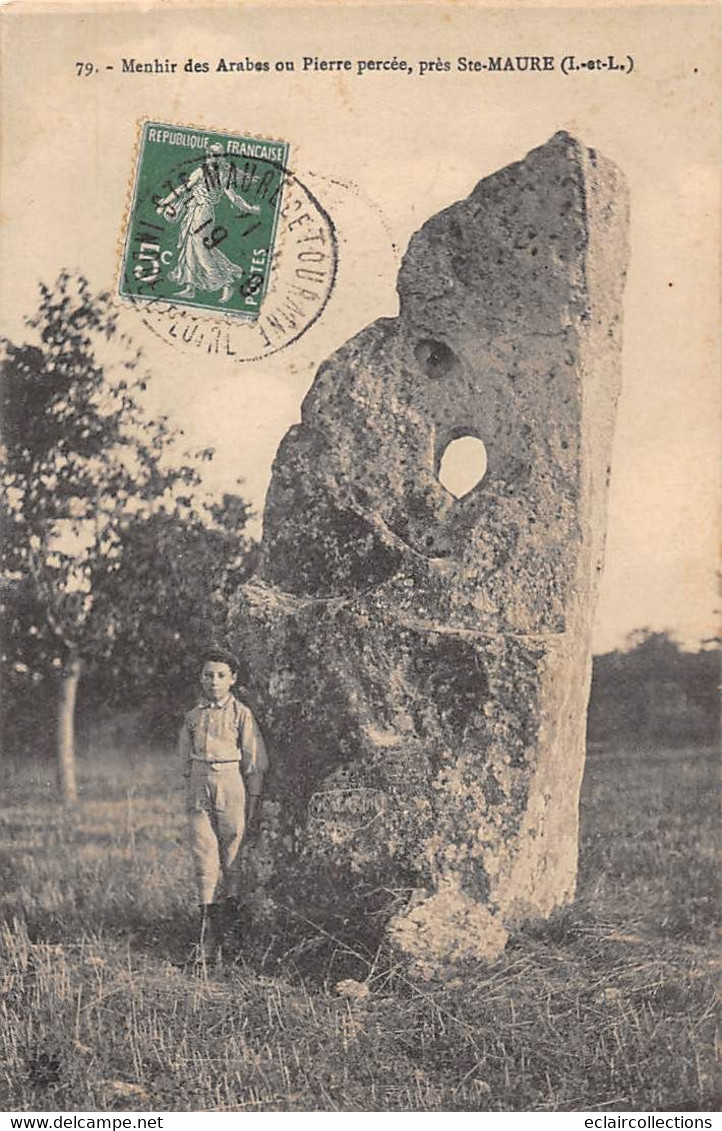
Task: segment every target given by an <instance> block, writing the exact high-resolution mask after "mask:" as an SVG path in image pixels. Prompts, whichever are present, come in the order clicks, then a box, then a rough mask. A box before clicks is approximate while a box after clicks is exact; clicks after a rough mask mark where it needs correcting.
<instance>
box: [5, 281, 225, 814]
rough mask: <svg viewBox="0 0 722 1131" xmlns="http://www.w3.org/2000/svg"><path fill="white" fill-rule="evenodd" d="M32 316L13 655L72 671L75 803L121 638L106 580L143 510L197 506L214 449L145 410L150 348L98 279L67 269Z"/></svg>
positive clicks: (36, 665) (64, 683) (10, 658)
mask: <svg viewBox="0 0 722 1131" xmlns="http://www.w3.org/2000/svg"><path fill="white" fill-rule="evenodd" d="M28 326H29V327H31V328H32V329H33V330H34V331H35V341H34V342H31V343H25V344H22V345H15V344H13V343H12V342H10V341H7V340H4V341H3V345H4V357H3V359H2V362H1V363H0V378H1V380H0V419H1V421H2V436H1V437H0V439H1V440H2V457H3V468H2V479H1V481H0V513H1V517H2V524H3V527H4V531H3V532H4V534H5V537H4V538H3V545H2V550H1V551H0V554H1V557H0V567H1V570H2V585H3V600H4V605H5V648H4V657H5V660H6V664H8V665H9V666H10V667H11V668H12V671H13V673H14V675H15V677H20V678H25V677H27V678H28V679H30V680H33V679H37V678H38V676H40V677H41V678H42V677H47V675H48V674H49V673H51V672H53V671H55V672H56V673H59V679H58V685H57V734H56V747H57V758H58V771H59V780H60V787H61V792H62V796H63V798H64V800H65V801H67V802H73V801H74V800H75V798H76V793H77V790H76V782H75V760H74V717H75V702H76V696H77V689H78V681H79V679H80V676H81V672H82V670H83V665H84V664H87V663H89V662H96V661H98V660H99V659H102V658H107V657H108V656H109V655H110V654H111V653H112V651H113V648H114V631H113V627H112V626H113V621H112V618H110V617H109V615H108V606H107V602H105V603H104V601H103V599H102V594H103V591H104V587H105V586H110V585H111V583H112V577H113V574H114V573H115V572H116V571H117V570H118V569H119V568H120V563H121V561H122V559H123V550H124V543H125V539H126V537H127V535H128V534H129V532H131V531H132V530H135V529H136V528H137V527H138V524H139V523H141V522H142V521H144V520H148V519H149V518H150V517H151V516H156V517H157V518H158V520H159V521H161V518H160V516H162V515H163V514H166V515H172V516H175V520H176V521H180V520H182V518H183V516H184V515H193V514H194V513H195V511H194V506H195V503H194V498H193V492H194V490H195V489H196V488H197V487H198V486H199V484H200V475H199V470H198V468H199V465H200V463H201V462H202V461H203V460H208V459H210V458H211V457H212V451H211V450H210V449H208V450H205V451H203V452H198V453H196V454H195V455H193V456H190V455H189V454H188V453H183V452H181V451H180V450H179V438H180V433H179V432H177V431H176V430H174V429H172V428H171V427H170V425H169V423H168V420H167V418H165V417H161V418H159V419H151V418H149V417H148V416H147V415H146V413H145V412H144V411H143V409H142V407H141V404H140V403H139V399H138V398H139V396H140V395H141V394H142V393H143V391H144V390H145V388H146V385H147V380H148V379H147V376H133V374H134V372H135V371H136V370H137V369H138V366H139V363H140V360H141V355H140V351H138V350H136V349H134V348H133V346H132V344H131V342H130V340H129V339H128V337H127V336H126V335H125V334H123V333H121V331H120V328H119V325H118V312H117V310H116V309H115V308H114V307H113V305H112V303H111V300H110V296H109V295H107V294H100V295H94V294H93V293H92V292H91V290H90V287H89V284H88V282H87V280H85V279H84V278H82V277H81V278H72V277H71V276H70V275H69V274H67V273H65V272H64V273H63V274H61V275H60V277H59V279H58V281H57V283H56V284H55V286H54V287H53V288H49V287H47V286H45V285H42V286H41V288H40V304H39V309H38V312H37V314H36V315H35V317H34V318H32V319H29V320H28Z"/></svg>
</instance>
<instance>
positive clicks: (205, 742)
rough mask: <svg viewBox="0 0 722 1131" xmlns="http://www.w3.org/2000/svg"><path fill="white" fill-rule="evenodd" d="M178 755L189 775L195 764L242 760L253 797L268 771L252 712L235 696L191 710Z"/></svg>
mask: <svg viewBox="0 0 722 1131" xmlns="http://www.w3.org/2000/svg"><path fill="white" fill-rule="evenodd" d="M178 754H179V757H180V760H181V764H182V766H183V771H184V774H185V775H186V776H187V775H188V774H189V773H190V770H191V766H192V765H193V763H194V762H206V763H209V764H211V765H220V764H224V763H231V762H239V761H240V763H241V773H242V775H243V777H244V779H245V781H246V784H247V786H248V791H249V793H251V794H254V793H255V794H257V793H260V790H261V783H262V781H263V775H264V773H265V772H266V770H267V769H268V754H267V752H266V745H265V743H264V741H263V735H262V734H261V731H260V729H259V726H258V723H257V722H256V720H255V718H254V717H253V712H252V711H251V709H250V707H247V706H246V704H245V703H241V702H240V700H238V699H236V698H235V696H233V695H229V696H228V697H227V698H226V699H224V700H223V701H222V702H221V703H211V702H209V701H207V700H202V701H201V702H200V703H198V704H197V705H196V706H195V707H193V709H192V710H190V711H188V713H187V715H186V716H185V718H184V720H183V726H182V728H181V732H180V738H179V740H178Z"/></svg>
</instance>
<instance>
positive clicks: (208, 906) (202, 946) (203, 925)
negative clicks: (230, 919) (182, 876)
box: [198, 903, 223, 964]
mask: <svg viewBox="0 0 722 1131" xmlns="http://www.w3.org/2000/svg"><path fill="white" fill-rule="evenodd" d="M219 906H220V905H219V904H217V903H201V905H200V908H201V922H200V932H199V936H198V961H199V962H201V963H203V964H210V963H212V962H215V961H216V959H217V958H219V957H220V949H221V944H222V942H223V931H222V928H220V929H219Z"/></svg>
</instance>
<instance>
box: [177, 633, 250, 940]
mask: <svg viewBox="0 0 722 1131" xmlns="http://www.w3.org/2000/svg"><path fill="white" fill-rule="evenodd" d="M201 659H202V666H201V674H200V684H201V690H202V692H203V698H202V699H201V701H200V702H199V703H198V704H197V706H195V707H194V708H193V710H192V711H189V712H188V713H187V715H186V716H185V719H184V721H183V727H182V729H181V732H180V738H179V742H178V751H179V755H180V759H181V765H182V767H183V777H184V778H185V779H186V782H187V794H186V798H187V810H188V827H189V833H190V846H191V854H192V856H193V863H194V866H195V872H196V880H197V883H198V896H199V902H200V908H201V930H200V958H201V960H202V961H208V960H210V959H213V958H215V957H216V956H217V955H218V953H219V951H220V948H221V945H222V942H223V934H224V930H225V928H226V927H227V926H228V925H229V922H230V920H231V918H232V917H233V916H234V915H235V913H236V909H237V899H238V882H239V878H240V877H239V865H240V848H241V843H242V841H243V834H244V831H245V827H246V822H247V821H250V820H251V818H252V817H253V813H254V810H255V808H256V805H257V803H258V797H259V794H260V792H261V787H262V785H263V775H264V774H265V772H266V770H267V769H268V755H267V754H266V747H265V745H264V742H263V736H262V735H261V732H260V730H259V729H258V724H257V723H256V720H255V719H254V717H253V714H252V712H251V710H250V708H248V707H247V706H246V705H245V703H241V702H240V700H238V699H236V698H235V696H234V695H232V694H231V688H232V687H233V684H234V683H235V681H236V673H237V671H238V663H237V661H236V658H235V656H233V655H232V653H230V652H226V651H225V650H224V649H221V648H209V649H208V650H207V651H206V652H205V653H204V654H203V656H202V657H201Z"/></svg>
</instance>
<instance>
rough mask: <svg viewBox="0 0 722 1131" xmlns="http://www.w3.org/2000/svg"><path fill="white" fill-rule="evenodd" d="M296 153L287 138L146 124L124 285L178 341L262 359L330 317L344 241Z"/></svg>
mask: <svg viewBox="0 0 722 1131" xmlns="http://www.w3.org/2000/svg"><path fill="white" fill-rule="evenodd" d="M287 155H288V146H287V145H286V143H283V142H274V141H264V140H263V139H258V138H249V137H243V136H241V135H237V134H227V133H226V134H220V133H216V132H213V131H201V130H193V129H190V128H185V127H171V126H164V125H161V124H158V123H145V124H144V126H143V129H142V135H141V141H140V146H139V157H138V163H137V168H136V174H135V183H134V189H133V196H132V202H131V205H130V208H129V211H128V219H127V224H126V231H125V238H124V244H123V253H122V267H121V273H120V281H119V288H118V289H119V293H120V296H121V298H123V299H125V300H126V301H129V302H131V303H132V304H133V305H134V306H135V308H136V309H137V311H138V313H139V315H140V317H141V319H142V321H143V323H144V324H145V325H146V327H147V328H148V329H150V330H151V331H152V332H153V333H154V334H156V335H157V336H158V337H160V338H161V339H163V340H164V341H166V342H167V343H168V344H170V345H172V346H181V347H183V348H186V349H188V350H191V351H198V352H199V353H200V354H206V355H208V354H214V355H220V356H223V357H227V358H228V359H229V360H231V361H236V362H249V361H258V360H261V359H262V358H265V357H269V356H270V355H272V354H275V353H278V352H279V351H280V350H283V349H285V348H287V347H288V346H290V345H292V344H293V343H294V342H296V341H298V339H299V338H300V337H302V335H303V334H305V333H306V332H307V331H308V330H309V329H310V328H311V326H313V325H314V323H315V322H317V321H318V319H319V318H320V316H321V314H322V313H323V311H324V309H325V307H326V305H327V304H328V301H329V299H330V297H331V294H332V291H333V288H334V284H335V280H336V273H337V265H338V240H337V236H336V231H335V228H334V224H333V222H332V220H331V217H330V216H329V214H328V212H327V211H326V209H325V208H324V207H323V205H322V204H321V202H320V201H319V199H318V197H317V196H316V194H315V193H314V192H313V191H312V190H311V189H310V188H309V187H308V186H307V185H305V184H304V183H303V181H302V180H301V179H300V178H299V177H298V176H297V175H296V174H295V173H294V172H293V171H292V170H291V169H290V168H289V166H288V163H287Z"/></svg>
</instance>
